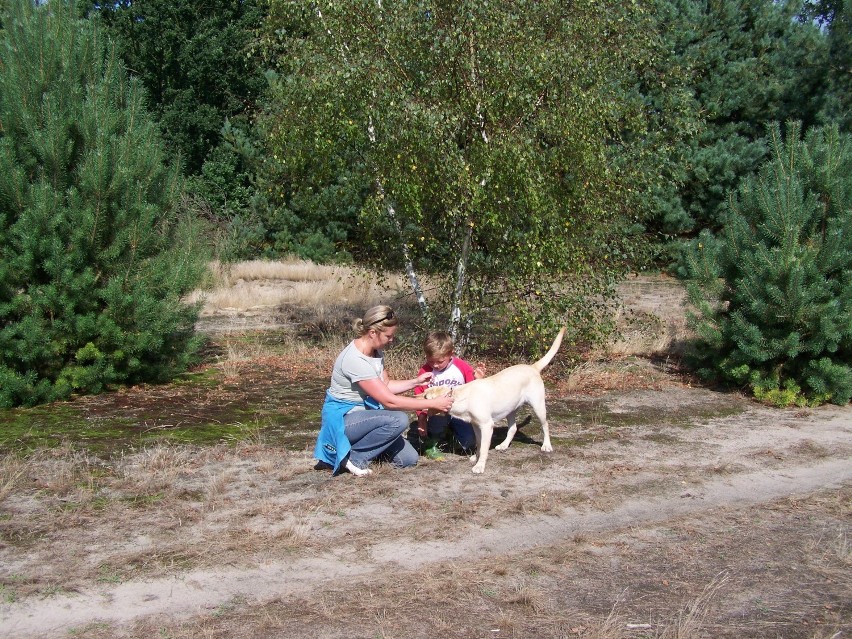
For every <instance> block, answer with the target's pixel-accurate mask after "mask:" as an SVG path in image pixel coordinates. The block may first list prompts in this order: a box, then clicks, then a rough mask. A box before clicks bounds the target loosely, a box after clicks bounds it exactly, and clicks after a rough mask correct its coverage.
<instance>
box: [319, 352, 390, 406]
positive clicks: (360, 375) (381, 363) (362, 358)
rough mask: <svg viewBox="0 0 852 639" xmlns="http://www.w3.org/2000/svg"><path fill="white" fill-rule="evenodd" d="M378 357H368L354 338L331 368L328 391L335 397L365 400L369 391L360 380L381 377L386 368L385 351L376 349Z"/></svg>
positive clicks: (356, 400) (354, 400)
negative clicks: (365, 389)
mask: <svg viewBox="0 0 852 639" xmlns="http://www.w3.org/2000/svg"><path fill="white" fill-rule="evenodd" d="M376 352H377V353H378V357H368V356H367V355H364V353H362V352H361V351H359V350H358V347H357V346H355V342H354V340H353V341H351V342H349V345H348V346H347V347H346V348H344V349H343V350H342V351H341V352H340V355H338V356H337V359H336V360H335V361H334V368H332V369H331V386H330V387H329V389H328V392H329V393H330V394H331V396H332V397H334V398H335V399H342V400H344V401H347V402H363V401H364V399H365V398H366V397H367V393H365V392H364V391H362V390H361V387H360V385H359V384H358V382H360V381H362V380H365V379H376V378H381V377H382V373H383V372H384V370H385V360H384V353H383V352H382V351H376Z"/></svg>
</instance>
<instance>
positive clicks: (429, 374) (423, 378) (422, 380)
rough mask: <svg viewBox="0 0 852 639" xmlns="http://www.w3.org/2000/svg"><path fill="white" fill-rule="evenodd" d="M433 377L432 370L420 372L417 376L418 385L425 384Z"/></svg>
mask: <svg viewBox="0 0 852 639" xmlns="http://www.w3.org/2000/svg"><path fill="white" fill-rule="evenodd" d="M430 379H432V371H426V372H425V373H420V374H419V375H418V376H417V384H415V385H416V386H423V384H425V383H426V382H428V381H429V380H430Z"/></svg>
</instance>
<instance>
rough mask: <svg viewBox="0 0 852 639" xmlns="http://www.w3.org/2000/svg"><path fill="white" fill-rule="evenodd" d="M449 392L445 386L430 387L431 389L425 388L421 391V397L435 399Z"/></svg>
mask: <svg viewBox="0 0 852 639" xmlns="http://www.w3.org/2000/svg"><path fill="white" fill-rule="evenodd" d="M449 392H450V389H449V388H448V387H446V386H432V387H431V388H427V389H426V390H425V391H423V397H425V398H426V399H435V398H436V397H442V396H444V395H446V394H447V393H449Z"/></svg>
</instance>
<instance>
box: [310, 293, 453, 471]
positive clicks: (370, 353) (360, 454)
mask: <svg viewBox="0 0 852 639" xmlns="http://www.w3.org/2000/svg"><path fill="white" fill-rule="evenodd" d="M398 328H399V319H398V318H397V317H396V314H395V313H394V312H393V309H392V308H391V307H389V306H374V307H373V308H371V309H369V310H368V311H367V312H366V313H365V314H364V317H362V318H359V319H357V320H356V321H355V323H354V324H353V329H354V330H355V334H356V337H355V339H353V340H352V341H351V342H350V343H349V344H348V345H347V346H346V348H344V349H343V350H342V351H341V352H340V354H339V355H338V356H337V359H336V360H335V362H334V367H333V368H332V371H331V385H330V386H329V388H328V391H326V395H325V403H324V404H323V408H322V426H321V428H320V432H319V435H318V437H317V443H316V446H315V448H314V457H315V458H316V459H317V460H318V462H317V466H316V467H317V468H331V469H332V470H333V471H334V474H335V475H336V474H338V473H341V472H343V470H348V471H349V472H350V473H352V474H353V475H357V476H363V475H369V474H370V473H371V472H372V471H371V470H370V469H369V468H368V466H369V464H370V462H371V461H372V460H374V459H376V458H381V459H386V460H388V461H390V462H391V463H392V464H393V465H394V466H397V467H400V468H406V467H409V466H414V465H416V464H417V458H418V455H417V451H416V450H415V449H414V447H413V446H412V445H411V444H410V443H409V442H408V440H406V439H405V437H403V433H404V432H405V430H406V429H407V428H408V414H407V411H418V410H428V409H430V408H431V409H434V410H437V411H440V412H447V411H448V410H449V409H450V407H451V406H452V405H453V400H452V398H451V397H439V398H435V399H418V398H415V397H408V396H404V395H401V393H405V392H407V391H410V390H412V389H413V388H414V387H415V386H419V385H422V384H425V383H426V382H428V381H429V380H430V379H431V377H432V373H431V372H426V373H422V374H421V375H419V376H418V377H416V378H414V379H407V380H392V379H390V378H389V377H388V374H387V372H386V371H385V364H384V349H385V348H386V347H387V346H388V345H389V344H391V343H393V340H394V337H395V336H396V331H397V329H398Z"/></svg>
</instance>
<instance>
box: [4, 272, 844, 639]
mask: <svg viewBox="0 0 852 639" xmlns="http://www.w3.org/2000/svg"><path fill="white" fill-rule="evenodd" d="M638 283H639V284H641V286H638V287H635V288H625V289H624V295H625V299H626V300H627V301H628V307H627V310H626V316H627V315H630V316H631V326H633V327H634V330H635V332H634V334H633V337H632V338H630V339H625V340H624V341H623V342H622V344H621V347H620V351H619V349H615V348H614V350H615V351H619V352H618V356H612V354H610V356H609V357H608V358H606V359H603V358H602V359H601V360H600V361H595V362H588V363H587V364H586V365H584V366H581V367H579V368H578V369H577V370H575V371H573V372H572V374H570V375H567V374H564V373H563V372H559V371H558V369H557V372H555V373H553V374H551V376H549V377H547V380H546V381H547V386H548V406H549V411H550V417H551V436H552V439H553V444H554V452H553V453H550V454H545V453H542V452H541V450H540V437H541V432H540V429H539V427H538V423H537V422H536V421H535V419H534V418H533V419H532V420H531V421H530V422H529V423H527V424H526V425H524V426H522V429H521V432H520V433H519V435H518V437H517V438H516V439H515V441H514V442H513V444H512V446H511V447H510V448H509V450H508V451H506V452H504V453H499V452H496V451H494V452H492V455H491V456H490V457H489V464H488V468H487V470H486V473H485V475H483V476H474V475H473V474H472V473H471V472H470V464H469V462H468V460H467V459H465V458H462V457H460V456H457V455H452V454H451V455H447V457H446V459H445V461H443V462H438V461H431V460H427V459H425V458H424V459H422V460H421V463H420V464H419V465H418V466H417V467H416V468H413V469H409V470H406V471H400V470H395V469H393V468H390V467H387V466H383V465H379V466H378V467H377V468H376V472H374V474H373V475H372V476H370V477H366V478H355V477H353V476H351V475H342V476H339V477H331V475H330V474H329V473H327V472H324V471H316V470H313V469H312V466H313V461H312V449H313V437H315V435H316V432H317V429H318V420H319V407H320V403H321V401H322V393H323V391H324V387H325V380H326V377H327V375H328V370H329V368H330V362H329V361H327V359H323V356H321V355H320V354H311V353H310V352H308V353H304V352H303V353H301V355H300V356H292V357H288V356H286V355H276V356H270V355H268V354H267V355H266V356H257V357H253V358H251V359H247V360H245V361H244V362H241V363H240V365H239V366H238V367H236V368H235V369H234V370H232V371H229V372H228V375H225V374H224V371H223V372H222V373H223V374H222V375H221V376H219V377H216V378H215V380H214V382H213V383H210V384H209V385H207V386H205V387H197V386H188V387H179V388H174V387H159V388H154V387H152V388H138V389H132V390H131V391H127V392H124V393H116V394H112V395H108V396H102V397H100V398H86V399H82V400H79V402H77V403H75V404H76V408H77V409H79V410H82V411H84V412H85V411H89V412H90V413H91V414H92V415H95V414H97V415H99V416H100V418H104V415H105V414H108V415H111V416H123V417H125V418H127V419H130V420H133V419H143V417H142V416H143V415H144V419H147V420H150V422H151V423H152V424H154V423H156V424H160V425H164V424H167V423H174V422H176V421H178V420H177V419H176V418H175V416H176V415H180V416H181V417H180V419H181V420H183V421H191V420H192V419H198V420H199V422H198V423H199V424H202V423H204V422H203V419H202V416H203V415H206V416H207V417H204V419H208V420H209V416H210V415H211V414H212V413H211V412H209V411H208V409H210V410H212V408H211V407H218V408H220V409H221V408H222V407H223V406H225V405H228V406H237V405H240V406H242V405H245V406H256V405H257V404H258V403H263V402H265V404H263V407H262V408H263V414H264V418H263V420H262V422H257V423H256V424H255V426H254V427H252V423H251V419H256V418H251V419H247V434H246V435H244V436H241V437H237V438H234V440H233V441H224V442H222V443H218V444H215V445H208V446H193V445H186V444H176V443H173V442H167V441H162V442H151V441H148V440H146V441H145V442H144V443H140V444H139V445H137V446H129V447H127V448H124V449H122V451H121V452H120V454H113V455H110V456H104V455H95V454H93V453H92V452H91V451H90V450H88V449H86V448H85V447H82V446H79V445H75V444H74V442H68V443H67V444H66V445H65V446H63V447H60V448H54V449H50V450H43V451H40V452H37V453H35V454H32V455H28V456H23V455H14V454H8V455H6V456H5V457H4V461H3V465H2V468H0V637H9V638H13V637H14V638H16V639H18V638H20V639H24V638H28V637H63V636H69V637H90V638H98V639H100V638H113V637H116V638H119V637H127V638H134V639H135V638H140V639H141V638H146V639H147V638H149V637H174V638H178V637H181V638H184V637H185V638H190V637H192V638H195V637H222V638H225V637H228V638H231V637H234V638H249V637H251V638H261V637H262V638H267V637H269V638H272V637H324V638H362V637H363V638H376V637H383V638H390V637H404V638H409V637H410V638H420V637H423V638H427V637H435V636H442V637H446V638H448V639H449V638H480V637H491V638H496V639H499V638H506V637H536V638H538V637H542V638H551V637H552V638H556V637H580V638H599V639H609V638H664V637H671V638H679V639H691V638H699V637H701V638H705V637H707V638H709V637H713V638H715V637H722V638H731V639H733V638H741V637H766V638H778V637H785V638H798V637H802V638H811V639H816V638H820V639H828V638H840V637H850V636H852V597H851V596H850V594H852V540H850V521H852V463H850V462H852V408H850V407H849V406H846V407H836V406H826V407H822V408H819V409H808V410H800V409H790V410H779V409H773V408H768V407H765V406H761V405H759V404H757V403H755V402H753V401H751V400H749V399H747V398H745V397H743V396H741V395H738V394H736V393H730V392H721V391H717V390H714V389H708V388H704V387H701V386H697V385H696V384H695V383H694V382H693V381H692V380H690V379H689V378H688V377H686V376H684V375H682V374H681V373H680V371H678V369H677V367H676V363H677V362H676V357H674V356H673V355H672V353H674V352H676V345H677V341H678V340H679V339H680V336H682V331H683V328H682V316H683V312H682V307H681V306H680V303H681V301H682V299H683V298H682V291H679V290H678V288H677V286H676V283H674V282H672V281H670V280H665V279H663V278H657V279H656V280H653V279H647V280H642V281H640V282H638ZM628 284H630V283H628ZM630 296H632V297H630ZM210 321H211V322H212V321H213V320H212V319H211V320H210ZM215 321H216V322H223V323H224V322H225V321H226V318H225V317H222V316H220V317H218V318H217V319H216V320H215ZM628 337H629V335H628ZM640 343H641V344H644V345H640ZM640 351H644V353H645V356H641V357H640V356H637V355H636V353H637V352H640ZM240 380H242V381H243V382H245V383H238V382H239V381H240ZM169 416H171V419H169ZM222 419H224V418H222ZM158 420H159V421H158ZM261 426H262V427H261ZM499 435H500V433H499V432H498V434H497V435H496V436H495V441H500V439H499Z"/></svg>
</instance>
